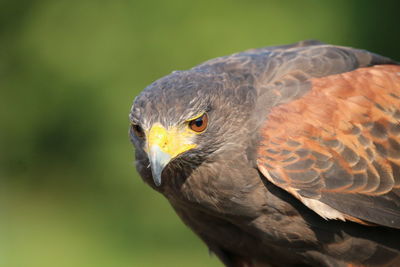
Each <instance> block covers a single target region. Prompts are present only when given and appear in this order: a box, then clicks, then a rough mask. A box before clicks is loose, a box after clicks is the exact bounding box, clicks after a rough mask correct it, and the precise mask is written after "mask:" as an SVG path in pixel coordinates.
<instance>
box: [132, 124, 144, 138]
mask: <svg viewBox="0 0 400 267" xmlns="http://www.w3.org/2000/svg"><path fill="white" fill-rule="evenodd" d="M132 128H133V132H134V133H135V135H136V136H138V137H143V136H144V132H143V129H142V127H140V126H139V125H133V127H132Z"/></svg>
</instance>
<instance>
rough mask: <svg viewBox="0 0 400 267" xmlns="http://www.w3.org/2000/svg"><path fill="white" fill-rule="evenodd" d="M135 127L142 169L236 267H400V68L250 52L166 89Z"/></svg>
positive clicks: (330, 53) (384, 61)
mask: <svg viewBox="0 0 400 267" xmlns="http://www.w3.org/2000/svg"><path fill="white" fill-rule="evenodd" d="M129 120H130V128H129V136H130V140H131V142H132V143H133V145H134V150H135V158H136V161H135V164H136V170H137V171H138V173H139V174H140V176H141V177H142V179H143V180H144V182H145V183H146V184H148V185H149V186H150V187H151V188H153V189H154V190H155V191H157V192H159V193H161V194H162V195H164V196H165V198H166V199H167V200H168V201H169V203H170V204H171V206H172V208H173V209H174V210H175V212H176V214H177V215H178V216H179V217H180V219H181V220H182V221H183V222H184V224H186V225H187V226H188V227H189V228H190V229H191V230H192V231H193V232H194V233H195V234H196V235H197V236H198V237H199V238H200V239H201V240H202V241H203V242H204V243H205V244H206V245H207V247H208V249H209V250H210V252H211V253H212V254H214V255H216V256H217V257H218V258H219V259H220V261H221V262H222V264H224V265H225V266H228V267H250V266H251V267H257V266H285V267H286V266H338V267H341V266H400V65H399V63H397V62H396V61H394V60H392V59H390V58H387V57H384V56H381V55H378V54H375V53H372V52H369V51H366V50H362V49H356V48H351V47H344V46H335V45H330V44H325V43H322V42H319V41H316V40H306V41H300V42H298V43H294V44H289V45H282V46H272V47H265V48H258V49H250V50H246V51H244V52H239V53H235V54H232V55H228V56H222V57H218V58H215V59H211V60H208V61H206V62H204V63H201V64H199V65H197V66H194V67H193V68H191V69H188V70H181V71H173V72H172V73H171V74H169V75H167V76H165V77H162V78H160V79H158V80H156V81H155V82H153V83H151V84H150V85H149V86H147V87H146V88H145V89H144V90H143V91H142V92H141V93H140V94H139V95H138V96H137V97H136V98H135V99H134V101H133V105H132V108H131V110H130V113H129ZM160 219H162V218H160Z"/></svg>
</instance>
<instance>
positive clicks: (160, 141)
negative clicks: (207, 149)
mask: <svg viewBox="0 0 400 267" xmlns="http://www.w3.org/2000/svg"><path fill="white" fill-rule="evenodd" d="M194 147H196V145H195V144H193V143H191V141H190V135H188V134H187V133H186V134H185V132H182V130H179V129H178V128H176V127H171V128H169V129H166V128H164V127H163V126H162V125H161V124H159V123H156V124H154V125H153V126H152V127H151V129H150V131H149V132H148V141H147V154H148V157H149V161H150V166H151V173H152V175H153V180H154V184H155V185H156V186H160V185H161V176H162V171H163V169H164V168H165V166H167V164H168V163H169V162H170V161H171V160H172V159H174V158H175V157H176V156H178V155H180V154H181V153H184V152H185V151H188V150H190V149H192V148H194Z"/></svg>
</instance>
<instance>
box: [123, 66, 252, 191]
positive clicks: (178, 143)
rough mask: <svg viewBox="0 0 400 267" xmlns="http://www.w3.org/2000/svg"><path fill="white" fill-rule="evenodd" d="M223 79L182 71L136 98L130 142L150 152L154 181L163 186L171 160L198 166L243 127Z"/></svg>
mask: <svg viewBox="0 0 400 267" xmlns="http://www.w3.org/2000/svg"><path fill="white" fill-rule="evenodd" d="M220 79H221V78H216V77H212V78H210V77H207V78H204V77H203V76H201V75H200V76H198V75H195V74H193V73H190V72H189V73H187V72H179V73H175V74H171V75H169V76H166V77H165V78H162V79H160V80H159V81H157V82H155V83H153V84H152V85H150V86H149V87H147V88H146V89H145V90H144V91H143V92H142V93H141V94H140V95H139V96H138V97H137V98H136V99H135V102H134V104H133V107H132V110H131V114H130V119H131V124H132V126H131V140H132V142H133V143H134V145H135V147H136V149H137V151H139V152H142V153H144V154H145V155H147V158H148V160H149V163H150V168H151V172H152V176H153V181H154V183H155V185H157V186H159V185H161V183H162V180H161V177H162V171H163V170H164V168H165V167H166V166H167V165H168V164H171V163H172V162H176V163H185V164H187V165H191V166H192V167H194V166H195V165H196V164H200V163H201V162H202V161H204V160H206V159H207V158H209V157H210V154H212V153H213V152H214V151H216V150H218V149H220V148H221V147H223V146H224V144H225V143H226V142H227V141H228V140H229V136H230V135H233V134H235V131H236V132H237V131H239V130H240V129H239V127H240V124H241V123H240V121H242V120H243V119H244V118H243V116H244V115H243V114H245V113H244V112H240V108H239V107H240V105H237V104H236V105H234V109H232V101H233V102H234V101H235V100H234V99H229V98H230V97H229V94H228V95H221V94H220V92H222V90H220V89H221V81H220ZM243 101H245V99H240V101H239V102H243ZM239 114H240V115H239ZM177 165H179V164H177Z"/></svg>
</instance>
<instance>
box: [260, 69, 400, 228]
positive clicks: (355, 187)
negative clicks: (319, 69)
mask: <svg viewBox="0 0 400 267" xmlns="http://www.w3.org/2000/svg"><path fill="white" fill-rule="evenodd" d="M310 82H311V89H310V90H309V91H308V92H307V93H306V94H305V95H303V96H302V97H301V98H298V99H296V100H292V101H290V102H287V103H283V104H281V105H277V106H275V107H274V108H272V109H271V111H270V113H269V114H268V116H267V119H266V121H265V124H264V125H263V127H262V130H261V135H262V141H261V142H260V145H259V149H258V156H257V162H258V166H259V168H260V170H261V172H262V173H263V174H264V175H265V176H266V178H267V179H268V180H270V181H271V182H273V183H274V184H276V185H277V186H279V187H281V188H283V189H285V190H287V191H288V192H290V193H292V194H293V195H294V196H295V197H297V198H298V199H300V200H301V201H303V203H304V204H305V205H307V206H308V207H310V208H311V209H313V210H314V211H315V212H317V213H318V214H320V215H321V216H323V217H325V218H339V219H340V218H341V217H345V218H347V219H352V218H354V219H353V220H354V221H357V222H359V221H360V220H362V221H367V222H372V223H375V224H380V225H385V226H390V227H394V228H400V197H399V189H400V66H396V65H379V66H373V67H368V68H359V69H356V70H354V71H350V72H345V73H342V74H335V75H330V76H326V77H321V78H312V79H310ZM317 202H320V203H322V204H323V205H322V204H321V205H319V204H317ZM310 203H311V204H310ZM327 207H329V208H331V209H332V210H329V208H327ZM324 209H328V211H326V210H325V211H324ZM334 211H337V212H338V213H335V212H334ZM327 214H328V215H327ZM329 214H333V215H332V216H329ZM340 214H342V215H343V216H341V215H340Z"/></svg>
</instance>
